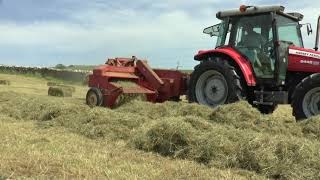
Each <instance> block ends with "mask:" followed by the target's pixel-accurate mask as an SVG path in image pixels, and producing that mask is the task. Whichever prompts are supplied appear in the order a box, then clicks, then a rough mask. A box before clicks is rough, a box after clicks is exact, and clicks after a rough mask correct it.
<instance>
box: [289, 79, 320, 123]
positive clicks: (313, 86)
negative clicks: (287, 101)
mask: <svg viewBox="0 0 320 180" xmlns="http://www.w3.org/2000/svg"><path fill="white" fill-rule="evenodd" d="M291 106H292V108H293V113H292V114H293V116H295V117H296V119H297V120H303V119H306V118H309V117H311V116H315V115H318V114H320V73H316V74H312V75H310V76H308V77H306V78H305V79H303V80H302V81H301V82H300V83H299V84H298V85H297V86H296V89H295V91H294V92H293V95H292V101H291Z"/></svg>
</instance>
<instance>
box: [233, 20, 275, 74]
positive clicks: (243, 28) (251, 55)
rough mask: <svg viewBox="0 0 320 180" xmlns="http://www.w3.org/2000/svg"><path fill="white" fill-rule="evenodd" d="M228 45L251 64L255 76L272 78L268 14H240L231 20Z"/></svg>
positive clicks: (271, 50) (272, 59) (271, 51)
mask: <svg viewBox="0 0 320 180" xmlns="http://www.w3.org/2000/svg"><path fill="white" fill-rule="evenodd" d="M232 24H233V28H232V31H231V37H232V38H231V39H230V45H232V46H233V47H235V49H236V50H238V51H239V52H240V53H241V54H243V55H244V56H245V57H246V58H247V59H248V60H249V61H250V62H251V64H252V67H253V70H254V72H255V75H256V76H257V78H262V79H264V78H268V79H269V78H274V63H275V60H274V46H273V34H272V33H271V34H270V33H269V31H270V30H271V31H272V20H271V15H270V14H262V15H257V16H242V17H236V18H234V19H233V20H232Z"/></svg>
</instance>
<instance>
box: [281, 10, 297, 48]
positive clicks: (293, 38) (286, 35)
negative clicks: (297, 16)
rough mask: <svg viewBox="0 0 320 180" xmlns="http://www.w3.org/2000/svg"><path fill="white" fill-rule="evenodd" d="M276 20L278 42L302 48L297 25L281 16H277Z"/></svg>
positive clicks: (295, 22)
mask: <svg viewBox="0 0 320 180" xmlns="http://www.w3.org/2000/svg"><path fill="white" fill-rule="evenodd" d="M276 18H277V28H278V35H279V40H280V41H287V42H292V43H293V44H294V45H295V46H297V47H303V41H302V36H301V30H300V25H299V23H298V22H297V21H294V20H292V19H290V18H287V17H284V16H281V15H277V17H276Z"/></svg>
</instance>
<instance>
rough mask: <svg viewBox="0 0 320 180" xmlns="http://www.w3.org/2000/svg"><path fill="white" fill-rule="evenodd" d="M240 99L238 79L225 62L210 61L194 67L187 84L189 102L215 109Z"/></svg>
mask: <svg viewBox="0 0 320 180" xmlns="http://www.w3.org/2000/svg"><path fill="white" fill-rule="evenodd" d="M241 99H242V87H241V84H240V77H239V76H238V75H237V73H236V71H235V68H234V67H232V66H230V65H229V64H228V62H227V61H226V60H223V59H218V58H215V59H212V60H207V61H205V62H202V63H201V64H199V65H198V66H196V67H195V70H194V71H193V73H192V74H191V78H190V83H189V101H190V102H197V103H199V104H204V105H208V106H211V107H216V106H218V105H221V104H228V103H233V102H236V101H238V100H241Z"/></svg>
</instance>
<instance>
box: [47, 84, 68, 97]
mask: <svg viewBox="0 0 320 180" xmlns="http://www.w3.org/2000/svg"><path fill="white" fill-rule="evenodd" d="M48 95H49V96H57V97H72V91H71V90H70V89H66V88H63V87H58V86H51V87H49V89H48Z"/></svg>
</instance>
